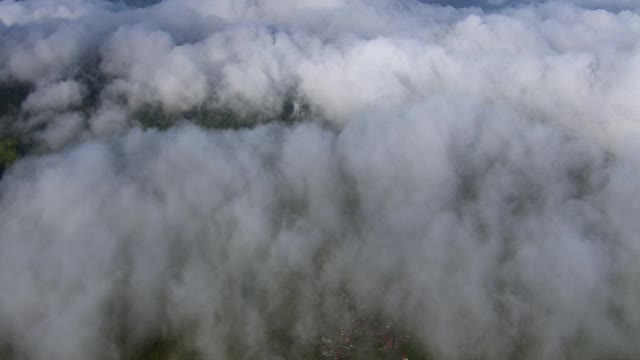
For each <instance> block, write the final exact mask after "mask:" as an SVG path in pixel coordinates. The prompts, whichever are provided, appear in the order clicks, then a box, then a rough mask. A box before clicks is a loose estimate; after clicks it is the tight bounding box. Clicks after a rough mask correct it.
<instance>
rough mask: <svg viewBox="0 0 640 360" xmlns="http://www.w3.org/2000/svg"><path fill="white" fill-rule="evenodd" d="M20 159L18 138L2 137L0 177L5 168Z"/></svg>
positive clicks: (0, 144)
mask: <svg viewBox="0 0 640 360" xmlns="http://www.w3.org/2000/svg"><path fill="white" fill-rule="evenodd" d="M17 159H18V140H17V139H14V138H4V139H0V178H2V174H3V173H4V170H5V169H6V168H7V167H9V165H11V164H12V163H13V162H14V161H16V160H17Z"/></svg>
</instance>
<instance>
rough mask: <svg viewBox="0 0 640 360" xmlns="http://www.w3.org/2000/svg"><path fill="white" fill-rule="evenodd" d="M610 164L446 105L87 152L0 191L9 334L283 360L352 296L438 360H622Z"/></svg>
mask: <svg viewBox="0 0 640 360" xmlns="http://www.w3.org/2000/svg"><path fill="white" fill-rule="evenodd" d="M452 105H455V106H452ZM425 114H429V115H428V116H425ZM619 166H622V167H624V166H625V164H624V162H622V161H620V162H612V160H611V159H610V155H609V154H608V152H607V150H606V149H605V148H603V147H602V146H599V145H596V144H594V143H593V142H592V141H590V140H589V139H585V138H581V137H576V136H574V135H573V134H571V133H570V132H567V131H566V130H565V129H562V128H558V127H557V126H554V125H549V124H545V123H543V122H537V121H532V120H531V119H529V118H526V117H523V116H521V115H520V114H517V113H514V112H513V111H512V110H511V109H508V108H504V107H501V106H493V107H491V106H486V104H483V103H479V102H477V101H474V100H469V99H460V98H459V97H455V98H447V97H442V98H437V99H433V100H431V101H429V102H427V103H420V104H415V105H412V106H410V107H408V108H404V109H388V111H382V112H375V113H367V114H364V115H363V116H362V117H360V118H359V119H357V120H354V121H353V122H351V123H349V124H348V125H346V126H345V128H343V129H341V130H335V129H327V128H324V127H320V126H318V125H313V124H300V125H296V126H293V127H286V126H282V125H267V126H262V127H258V128H256V129H254V130H243V131H234V132H210V131H206V130H202V129H199V128H194V127H190V126H187V127H178V128H176V129H173V130H169V131H167V132H156V131H146V132H143V131H139V130H136V131H133V132H130V133H129V134H127V135H126V136H124V137H122V138H117V139H112V140H110V141H100V142H92V143H87V144H84V145H82V146H79V147H76V148H74V149H71V150H68V151H64V152H62V153H60V154H54V155H49V156H46V157H42V158H34V159H30V160H25V161H23V162H21V163H19V164H18V165H17V166H15V167H13V168H12V169H11V171H10V173H9V174H8V176H7V177H6V178H5V179H4V180H3V186H2V190H3V191H2V200H1V201H2V204H3V206H2V210H1V211H2V217H0V219H2V220H1V222H0V225H1V226H0V229H1V230H0V239H2V242H1V243H0V245H1V246H2V249H3V251H2V255H1V256H2V261H0V268H1V270H2V271H0V273H1V274H3V278H2V281H0V286H1V287H2V294H3V296H2V302H1V303H0V318H2V319H3V321H2V324H3V326H2V332H3V333H6V334H9V335H8V338H9V339H12V341H13V344H14V345H13V346H14V347H15V348H14V351H15V353H16V354H20V356H25V357H27V358H34V359H39V358H50V359H51V358H53V359H58V358H60V359H63V358H64V359H75V358H77V359H81V358H95V357H101V356H105V357H110V356H107V355H105V354H113V356H115V357H118V356H119V355H118V354H119V353H118V351H121V348H120V347H119V346H122V343H119V341H121V340H119V338H118V336H122V333H123V332H124V333H126V334H127V337H128V339H127V340H126V341H127V342H128V344H129V346H135V345H136V344H140V343H142V342H144V341H145V339H149V338H150V337H153V336H159V335H162V336H175V337H176V338H178V339H180V340H179V341H181V346H184V347H185V348H188V349H190V350H191V351H194V352H195V353H196V354H198V356H201V357H203V358H211V357H215V358H234V357H235V356H257V357H261V358H264V357H271V356H297V355H301V354H304V352H303V351H304V346H312V345H314V344H315V343H316V342H317V341H319V338H320V336H321V335H327V334H329V335H331V333H330V332H331V329H333V328H334V327H336V326H339V325H344V321H345V318H347V317H348V316H349V314H350V313H349V312H348V310H347V309H346V308H344V306H345V305H344V304H342V303H341V302H340V301H337V300H336V298H339V294H340V293H341V292H346V293H349V294H350V296H351V297H352V299H353V301H355V302H356V303H358V304H359V306H360V307H362V308H363V309H369V310H368V311H373V312H375V313H378V312H379V313H381V314H383V316H384V317H386V318H388V319H391V320H393V321H395V322H396V324H398V325H396V326H398V327H399V328H401V329H403V330H406V331H409V332H410V333H411V334H412V336H413V337H414V338H415V339H416V341H418V342H419V344H421V346H424V347H425V348H427V349H429V351H430V352H431V353H432V354H433V355H434V356H436V357H437V358H445V359H447V358H452V359H458V358H465V357H481V358H495V357H502V356H512V355H513V356H515V355H514V354H518V353H520V354H522V356H527V357H531V358H567V357H569V358H573V357H581V358H594V359H595V358H601V357H609V356H619V357H623V358H625V357H628V358H632V357H634V356H636V355H637V354H638V351H640V349H638V347H637V342H636V341H635V339H636V334H637V331H638V330H640V329H639V326H640V323H638V322H637V319H638V318H639V314H638V310H637V309H638V307H637V306H636V305H637V300H638V296H640V293H639V292H638V289H637V287H635V285H634V284H635V283H636V282H637V281H636V280H637V279H636V277H635V274H637V271H638V266H637V262H636V261H635V260H634V259H635V257H634V256H632V255H631V254H634V253H635V254H637V244H635V240H634V239H635V238H634V235H633V234H632V233H626V232H624V231H625V226H629V225H631V226H632V224H633V223H634V222H633V220H632V219H629V220H628V221H630V222H631V223H630V224H629V225H625V226H619V225H618V223H619V222H623V223H626V221H624V219H625V218H626V217H623V218H620V217H619V216H625V214H626V212H627V210H628V209H626V207H624V206H623V207H619V206H618V204H619V200H618V197H619V196H621V193H620V191H622V192H623V193H624V196H626V201H625V203H627V204H629V203H635V201H634V200H633V199H635V197H637V196H638V192H637V191H634V190H633V188H629V187H628V186H627V187H621V186H619V185H617V183H618V182H619V181H623V182H624V181H625V179H627V178H628V174H626V173H625V172H621V171H620V170H619V169H618V167H619ZM334 331H335V330H334ZM274 332H280V334H281V335H282V336H287V337H288V338H290V339H292V340H291V341H292V344H290V345H289V348H286V349H285V350H283V349H278V348H277V346H276V345H274V343H273V342H274V340H273V338H271V337H270V336H272V335H273V333H274ZM68 338H72V340H69V339H68ZM62 344H63V345H62ZM279 351H284V352H279ZM296 354H297V355H296Z"/></svg>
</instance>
